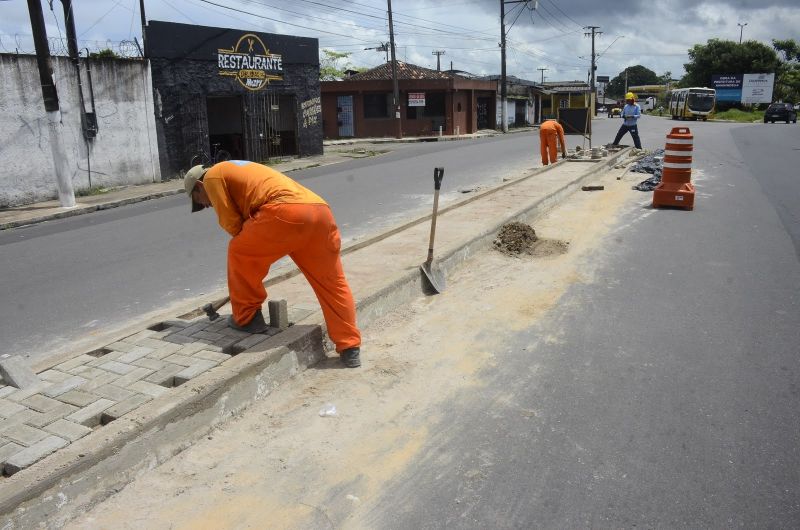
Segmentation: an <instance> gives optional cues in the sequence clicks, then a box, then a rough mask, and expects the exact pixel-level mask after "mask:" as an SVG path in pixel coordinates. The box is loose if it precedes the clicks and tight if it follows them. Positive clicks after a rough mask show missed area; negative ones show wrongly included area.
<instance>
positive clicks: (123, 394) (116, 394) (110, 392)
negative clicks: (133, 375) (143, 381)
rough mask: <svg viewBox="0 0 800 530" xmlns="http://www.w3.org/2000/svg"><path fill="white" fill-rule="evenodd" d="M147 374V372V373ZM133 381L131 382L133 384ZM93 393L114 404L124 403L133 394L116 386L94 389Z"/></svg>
mask: <svg viewBox="0 0 800 530" xmlns="http://www.w3.org/2000/svg"><path fill="white" fill-rule="evenodd" d="M148 373H149V372H148ZM133 382H134V381H131V383H133ZM95 393H96V394H97V395H98V396H100V397H104V398H106V399H111V400H114V401H116V402H120V401H125V400H126V399H128V398H130V397H131V396H134V395H135V393H134V392H131V391H130V390H127V389H125V388H122V387H119V386H117V385H103V386H101V387H98V388H96V389H95Z"/></svg>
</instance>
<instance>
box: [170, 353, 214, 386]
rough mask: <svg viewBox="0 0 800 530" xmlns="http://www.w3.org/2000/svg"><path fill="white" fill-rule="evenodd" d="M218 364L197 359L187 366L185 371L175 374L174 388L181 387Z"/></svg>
mask: <svg viewBox="0 0 800 530" xmlns="http://www.w3.org/2000/svg"><path fill="white" fill-rule="evenodd" d="M218 364H219V363H216V362H214V361H206V360H204V359H198V360H197V361H196V362H195V364H193V365H192V366H189V367H188V368H186V369H185V370H181V371H180V372H178V373H177V374H175V386H178V385H182V384H183V383H185V382H186V381H188V380H189V379H194V378H195V377H197V376H198V375H200V374H202V373H205V372H207V371H209V370H211V369H212V368H214V367H215V366H217V365H218Z"/></svg>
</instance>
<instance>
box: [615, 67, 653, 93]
mask: <svg viewBox="0 0 800 530" xmlns="http://www.w3.org/2000/svg"><path fill="white" fill-rule="evenodd" d="M626 74H627V78H628V83H627V86H633V85H658V84H661V78H659V77H658V76H657V75H656V73H655V72H654V71H652V70H650V69H649V68H645V67H644V66H642V65H640V64H637V65H636V66H629V67H627V68H626V69H625V70H623V71H622V72H620V74H619V75H618V76H617V77H615V78H614V79H612V80H611V81H610V82H609V83H608V87H606V97H609V98H614V99H622V98H623V97H624V96H625V77H626Z"/></svg>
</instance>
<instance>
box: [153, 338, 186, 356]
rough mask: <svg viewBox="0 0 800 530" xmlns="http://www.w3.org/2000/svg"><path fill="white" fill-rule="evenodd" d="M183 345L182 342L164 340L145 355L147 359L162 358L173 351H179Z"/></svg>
mask: <svg viewBox="0 0 800 530" xmlns="http://www.w3.org/2000/svg"><path fill="white" fill-rule="evenodd" d="M182 347H183V344H174V343H172V342H165V343H163V345H162V346H161V347H160V348H158V349H157V350H154V351H152V352H151V353H150V354H148V355H147V358H148V359H157V360H158V359H163V358H164V357H168V356H170V355H172V354H173V353H175V352H177V351H179V350H180V349H181V348H182Z"/></svg>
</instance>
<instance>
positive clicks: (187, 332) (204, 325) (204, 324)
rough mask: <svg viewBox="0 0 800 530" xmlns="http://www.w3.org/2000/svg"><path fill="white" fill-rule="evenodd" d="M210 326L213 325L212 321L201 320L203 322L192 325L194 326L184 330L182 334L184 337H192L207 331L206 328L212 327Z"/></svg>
mask: <svg viewBox="0 0 800 530" xmlns="http://www.w3.org/2000/svg"><path fill="white" fill-rule="evenodd" d="M210 325H211V322H210V321H208V320H201V321H199V322H195V323H194V324H192V325H191V326H189V327H188V328H186V329H184V330H183V331H181V333H182V334H183V335H190V336H191V335H193V334H195V333H197V332H198V331H205V330H206V328H207V327H208V326H210Z"/></svg>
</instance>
